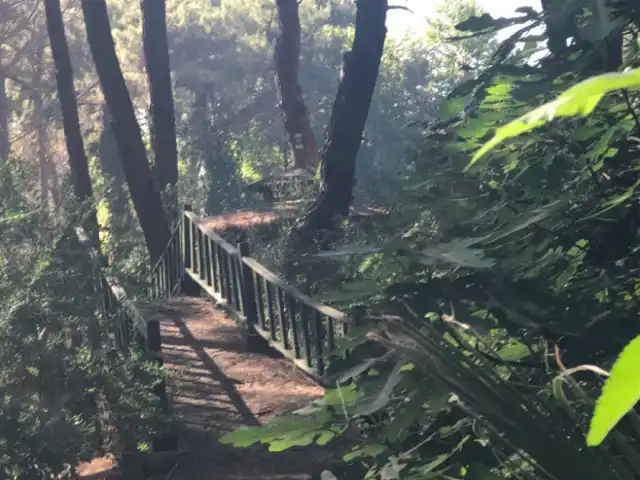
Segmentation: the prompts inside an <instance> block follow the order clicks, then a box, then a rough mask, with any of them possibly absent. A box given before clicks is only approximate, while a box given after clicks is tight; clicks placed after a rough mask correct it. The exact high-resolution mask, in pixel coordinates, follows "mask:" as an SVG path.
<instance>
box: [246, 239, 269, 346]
mask: <svg viewBox="0 0 640 480" xmlns="http://www.w3.org/2000/svg"><path fill="white" fill-rule="evenodd" d="M238 252H239V256H238V261H239V262H240V272H241V276H242V278H241V282H240V283H241V288H242V292H241V293H242V313H243V314H244V317H245V318H246V321H247V324H246V325H245V328H246V330H245V341H246V346H247V350H248V351H249V352H254V353H267V352H269V351H270V350H271V346H270V345H269V343H268V342H267V341H266V340H265V339H264V338H262V337H261V336H260V335H259V334H258V333H257V332H256V331H255V328H254V327H255V326H256V324H257V323H258V309H257V306H256V290H255V284H254V282H253V270H251V268H250V267H249V266H247V265H246V264H245V263H244V262H243V261H242V258H243V257H250V256H251V249H250V247H249V243H247V242H241V243H238Z"/></svg>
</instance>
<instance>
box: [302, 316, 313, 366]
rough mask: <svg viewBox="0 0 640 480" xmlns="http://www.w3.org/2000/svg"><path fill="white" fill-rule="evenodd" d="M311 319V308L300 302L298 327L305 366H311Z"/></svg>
mask: <svg viewBox="0 0 640 480" xmlns="http://www.w3.org/2000/svg"><path fill="white" fill-rule="evenodd" d="M311 320H312V312H311V309H310V308H309V307H308V306H306V305H304V304H300V329H301V330H302V342H303V343H304V356H305V358H306V360H307V366H308V367H313V355H312V352H311V338H310V325H309V324H310V323H311Z"/></svg>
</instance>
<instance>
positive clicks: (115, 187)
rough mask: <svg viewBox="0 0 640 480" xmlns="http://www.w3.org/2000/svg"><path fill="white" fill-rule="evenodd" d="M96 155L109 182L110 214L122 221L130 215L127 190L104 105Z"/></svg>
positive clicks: (108, 199)
mask: <svg viewBox="0 0 640 480" xmlns="http://www.w3.org/2000/svg"><path fill="white" fill-rule="evenodd" d="M98 157H99V159H100V168H101V169H102V173H103V174H104V177H105V179H106V180H107V181H108V182H109V192H108V196H107V201H108V202H109V210H110V214H111V215H114V216H115V217H117V218H118V219H119V220H120V221H124V219H125V218H126V217H129V216H130V211H129V207H128V199H127V192H126V189H125V188H124V187H125V184H126V179H125V178H124V173H123V171H122V162H121V161H120V154H119V152H118V144H117V143H116V139H115V137H114V136H113V130H112V127H111V114H110V113H109V108H108V107H107V106H106V105H104V106H103V110H102V132H101V133H100V141H99V144H98Z"/></svg>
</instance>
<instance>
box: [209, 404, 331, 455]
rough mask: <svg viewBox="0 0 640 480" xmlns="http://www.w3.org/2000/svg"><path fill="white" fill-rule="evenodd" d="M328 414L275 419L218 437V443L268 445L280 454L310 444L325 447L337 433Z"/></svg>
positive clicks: (243, 445) (321, 411)
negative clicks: (323, 445) (331, 425)
mask: <svg viewBox="0 0 640 480" xmlns="http://www.w3.org/2000/svg"><path fill="white" fill-rule="evenodd" d="M331 419H332V415H331V413H330V412H329V411H327V410H319V411H316V412H314V415H312V416H308V417H302V416H296V415H294V416H288V417H281V418H275V419H274V420H273V421H271V422H269V423H268V424H266V425H265V426H262V427H246V428H240V429H238V430H235V431H233V432H230V433H227V434H225V435H223V436H222V437H221V438H220V440H219V441H220V443H222V444H227V445H233V446H235V447H250V446H251V445H254V444H256V443H263V444H268V445H269V451H270V452H281V451H283V450H286V449H288V448H291V447H302V446H307V445H311V444H312V443H314V442H315V443H318V444H325V443H327V442H328V441H329V440H331V439H332V438H333V437H335V436H336V434H337V432H336V431H335V430H334V429H332V428H331V427H330V426H329V422H330V421H331Z"/></svg>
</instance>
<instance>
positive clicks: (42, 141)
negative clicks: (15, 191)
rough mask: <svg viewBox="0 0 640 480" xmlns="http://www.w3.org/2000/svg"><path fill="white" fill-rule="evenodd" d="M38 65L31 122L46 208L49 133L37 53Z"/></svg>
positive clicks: (32, 93)
mask: <svg viewBox="0 0 640 480" xmlns="http://www.w3.org/2000/svg"><path fill="white" fill-rule="evenodd" d="M38 64H39V66H38V67H37V68H36V71H35V78H34V80H33V90H32V91H31V99H32V101H33V123H34V125H35V131H36V151H37V156H38V168H39V174H40V202H41V204H42V206H43V207H44V208H45V209H47V210H48V207H49V197H50V189H49V177H50V174H49V172H50V170H51V169H50V162H49V157H48V144H49V135H48V134H47V119H46V114H45V111H44V100H43V99H42V95H43V93H44V86H43V84H42V66H41V65H42V54H41V53H40V54H39V59H38Z"/></svg>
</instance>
